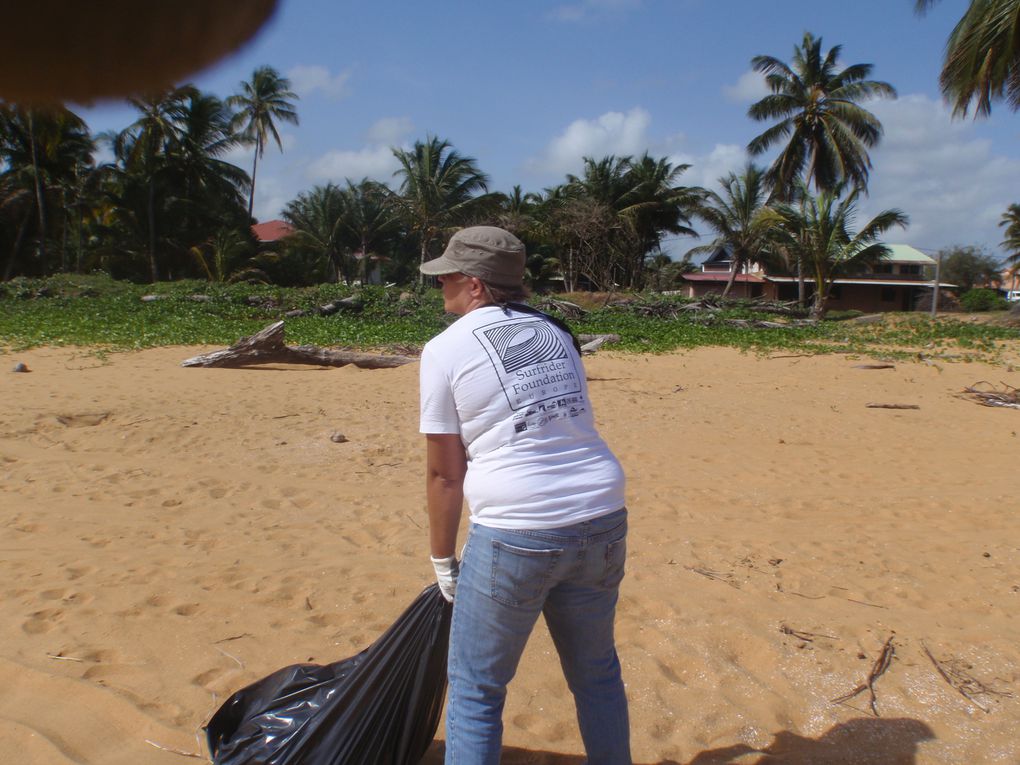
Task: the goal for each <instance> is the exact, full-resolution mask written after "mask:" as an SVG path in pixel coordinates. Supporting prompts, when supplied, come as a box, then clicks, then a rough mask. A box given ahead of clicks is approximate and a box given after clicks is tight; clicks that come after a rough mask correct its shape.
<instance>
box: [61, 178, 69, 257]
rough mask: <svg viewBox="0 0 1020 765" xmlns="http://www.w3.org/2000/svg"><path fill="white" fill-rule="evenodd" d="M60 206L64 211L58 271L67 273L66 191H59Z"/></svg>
mask: <svg viewBox="0 0 1020 765" xmlns="http://www.w3.org/2000/svg"><path fill="white" fill-rule="evenodd" d="M60 206H61V208H62V209H63V211H64V224H63V225H62V226H61V227H60V271H61V272H62V273H67V219H68V211H67V190H66V189H63V188H62V189H60Z"/></svg>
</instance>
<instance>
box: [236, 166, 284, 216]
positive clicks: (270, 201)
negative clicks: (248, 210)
mask: <svg viewBox="0 0 1020 765" xmlns="http://www.w3.org/2000/svg"><path fill="white" fill-rule="evenodd" d="M293 198H294V194H292V193H289V192H288V190H287V189H285V188H284V185H283V183H281V180H280V179H279V178H277V177H274V176H272V175H267V176H266V177H265V178H263V177H261V176H259V177H257V178H256V179H255V204H254V206H253V208H252V214H253V215H254V216H255V218H256V220H258V221H260V222H263V223H264V222H265V221H267V220H274V219H276V218H278V217H279V216H280V211H281V210H283V208H284V207H286V206H287V202H289V201H290V200H291V199H293ZM247 201H248V200H247V197H246V198H245V203H246V204H247Z"/></svg>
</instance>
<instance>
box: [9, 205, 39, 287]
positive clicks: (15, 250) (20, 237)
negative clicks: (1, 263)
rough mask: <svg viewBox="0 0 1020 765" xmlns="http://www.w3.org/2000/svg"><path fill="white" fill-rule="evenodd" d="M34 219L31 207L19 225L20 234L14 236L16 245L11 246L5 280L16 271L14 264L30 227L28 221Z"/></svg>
mask: <svg viewBox="0 0 1020 765" xmlns="http://www.w3.org/2000/svg"><path fill="white" fill-rule="evenodd" d="M31 219H32V208H31V207H29V208H28V210H27V212H26V213H25V217H24V218H22V220H21V225H20V226H18V235H17V236H16V237H14V246H13V247H12V248H11V257H10V258H9V259H8V261H7V266H6V267H5V268H4V276H3V280H4V281H7V280H8V279H10V278H11V274H12V273H14V264H15V263H16V262H17V260H18V250H20V249H21V242H22V241H23V240H24V238H25V231H26V230H27V229H28V222H29V221H30V220H31Z"/></svg>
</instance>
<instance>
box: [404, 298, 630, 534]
mask: <svg viewBox="0 0 1020 765" xmlns="http://www.w3.org/2000/svg"><path fill="white" fill-rule="evenodd" d="M421 432H422V433H459V434H460V437H461V441H463V443H464V447H465V449H466V450H467V454H468V468H467V476H466V477H465V479H464V496H465V499H466V500H467V503H468V507H469V509H470V511H471V520H472V521H473V522H475V523H478V524H481V525H483V526H492V527H495V528H503V529H520V528H526V529H548V528H558V527H561V526H569V525H571V524H574V523H580V522H581V521H584V520H588V519H591V518H596V517H598V516H600V515H605V514H606V513H611V512H614V511H616V510H619V509H620V508H622V507H623V506H624V494H623V490H624V477H623V470H622V469H621V467H620V463H619V462H618V461H617V459H616V457H615V456H613V453H612V452H611V451H610V450H609V447H608V446H606V443H605V441H603V440H602V438H601V437H600V436H599V434H598V432H596V430H595V421H594V418H593V416H592V410H591V402H590V401H589V399H588V385H587V382H586V381H585V376H584V368H583V366H582V365H581V358H580V356H579V355H578V353H577V351H576V350H575V349H574V346H573V342H572V340H571V339H570V335H569V334H567V333H566V332H564V331H563V330H561V329H560V328H559V327H557V326H556V325H555V324H553V323H552V322H551V321H549V320H547V319H545V318H543V317H542V316H536V315H533V314H527V313H523V312H519V311H516V310H512V309H503V308H500V307H499V306H485V307H483V308H477V309H475V310H473V311H470V312H469V313H467V314H466V315H464V316H462V317H461V318H459V319H458V320H457V321H456V322H454V323H453V324H452V325H450V327H448V328H447V329H446V330H445V331H444V332H443V333H442V334H440V335H438V336H436V337H435V338H433V339H432V340H430V341H429V342H428V343H427V344H426V346H425V348H424V350H423V351H422V355H421Z"/></svg>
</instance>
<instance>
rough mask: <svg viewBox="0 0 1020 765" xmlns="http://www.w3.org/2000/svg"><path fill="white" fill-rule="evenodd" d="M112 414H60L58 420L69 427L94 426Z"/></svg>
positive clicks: (57, 416)
mask: <svg viewBox="0 0 1020 765" xmlns="http://www.w3.org/2000/svg"><path fill="white" fill-rule="evenodd" d="M109 416H110V412H96V413H94V414H58V415H56V419H57V422H59V423H60V424H61V425H64V426H65V427H68V428H93V427H95V426H96V425H99V424H100V423H101V422H103V421H104V420H105V419H106V418H108V417H109Z"/></svg>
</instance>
